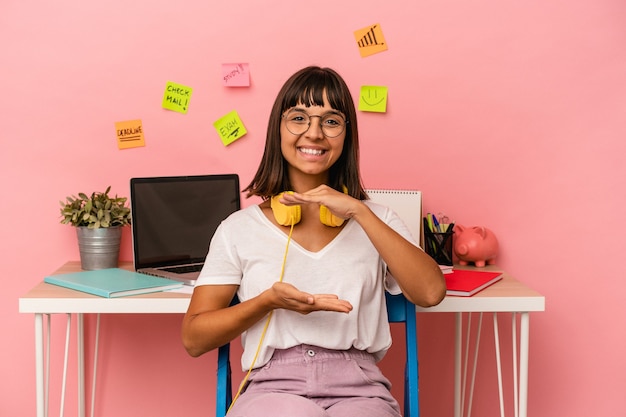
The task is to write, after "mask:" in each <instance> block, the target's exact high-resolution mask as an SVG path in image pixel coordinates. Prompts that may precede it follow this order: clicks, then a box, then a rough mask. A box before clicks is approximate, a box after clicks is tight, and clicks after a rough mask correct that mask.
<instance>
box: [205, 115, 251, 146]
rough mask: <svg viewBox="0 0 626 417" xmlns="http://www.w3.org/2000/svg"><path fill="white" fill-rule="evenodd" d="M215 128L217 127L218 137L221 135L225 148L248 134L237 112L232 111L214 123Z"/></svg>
mask: <svg viewBox="0 0 626 417" xmlns="http://www.w3.org/2000/svg"><path fill="white" fill-rule="evenodd" d="M213 127H215V130H217V133H218V135H220V139H222V143H223V144H224V146H228V145H230V144H231V143H233V142H234V141H236V140H237V139H239V138H240V137H242V136H243V135H245V134H246V133H248V131H247V130H246V128H245V126H244V125H243V123H242V122H241V119H240V118H239V115H238V114H237V112H236V111H235V110H233V111H231V112H230V113H228V114H227V115H226V116H223V117H221V118H219V119H218V120H217V121H216V122H214V123H213Z"/></svg>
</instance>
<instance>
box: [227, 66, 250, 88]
mask: <svg viewBox="0 0 626 417" xmlns="http://www.w3.org/2000/svg"><path fill="white" fill-rule="evenodd" d="M222 80H223V82H224V86H225V87H249V86H250V67H249V65H248V64H222Z"/></svg>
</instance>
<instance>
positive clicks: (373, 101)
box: [359, 85, 387, 113]
mask: <svg viewBox="0 0 626 417" xmlns="http://www.w3.org/2000/svg"><path fill="white" fill-rule="evenodd" d="M359 110H361V111H371V112H377V113H385V112H386V111H387V87H381V86H377V85H364V86H361V95H360V96H359Z"/></svg>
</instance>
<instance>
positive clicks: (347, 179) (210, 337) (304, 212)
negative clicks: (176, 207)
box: [182, 67, 445, 417]
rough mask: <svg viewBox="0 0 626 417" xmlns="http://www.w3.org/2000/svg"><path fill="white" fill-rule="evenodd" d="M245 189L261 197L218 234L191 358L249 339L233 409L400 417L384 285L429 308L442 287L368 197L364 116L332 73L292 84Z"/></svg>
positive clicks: (200, 284) (314, 70) (241, 416)
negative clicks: (387, 366) (387, 365)
mask: <svg viewBox="0 0 626 417" xmlns="http://www.w3.org/2000/svg"><path fill="white" fill-rule="evenodd" d="M244 191H246V192H247V193H248V197H250V196H255V195H256V196H260V197H262V199H263V202H262V203H261V204H259V205H252V206H250V207H247V208H245V209H243V210H240V211H238V212H236V213H234V214H232V215H231V216H230V217H229V218H228V219H226V220H225V221H224V222H223V223H222V224H221V226H220V227H219V228H218V230H217V231H216V232H215V235H214V237H213V239H212V241H211V245H210V249H209V254H208V255H207V259H206V264H205V266H204V269H203V271H202V273H201V274H200V277H199V279H198V281H197V284H196V287H195V289H194V293H193V296H192V298H191V302H190V305H189V309H188V311H187V314H186V315H185V318H184V321H183V328H182V338H183V343H184V346H185V348H186V349H187V351H188V352H189V354H190V355H192V356H199V355H202V354H203V353H205V352H208V351H210V350H212V349H215V348H217V347H219V346H222V345H224V344H225V343H228V342H230V341H231V340H233V339H235V338H236V337H238V336H239V335H242V343H243V345H244V352H243V356H242V359H241V363H242V367H243V369H244V370H251V371H250V373H249V377H248V378H247V380H246V381H245V382H244V383H243V384H242V390H241V394H240V395H239V396H238V397H236V401H235V403H234V405H233V407H232V408H231V410H230V411H229V414H228V415H229V416H233V417H253V416H258V417H263V416H268V417H269V416H271V417H282V416H285V417H287V416H289V417H293V416H299V417H328V416H341V417H346V416H358V417H368V416H371V417H385V416H389V417H398V416H399V415H400V411H399V407H398V404H397V402H396V401H395V400H394V398H393V397H392V396H391V394H390V392H389V381H388V380H387V379H386V378H385V377H384V376H383V375H382V374H381V372H380V370H379V369H378V367H377V365H376V362H377V361H379V360H380V359H381V358H382V357H383V356H384V354H385V352H386V351H387V350H388V348H389V347H390V345H391V334H390V330H389V323H388V321H387V312H386V306H385V297H384V291H385V290H387V291H389V292H391V293H394V294H397V293H399V292H400V291H401V292H402V293H404V295H405V296H406V297H407V298H408V299H409V300H410V301H412V302H413V303H415V304H418V305H420V306H432V305H436V304H437V303H439V302H440V301H441V300H442V299H443V297H444V296H445V282H444V279H443V276H442V274H441V271H440V269H439V267H438V265H437V264H436V263H435V262H434V261H433V260H432V259H431V258H430V257H429V256H428V255H426V254H425V253H424V252H423V251H422V250H421V249H420V248H419V247H418V246H417V243H416V241H415V239H414V237H412V236H411V235H410V233H409V231H408V229H407V228H406V226H405V225H404V224H403V222H402V221H401V220H400V219H399V218H398V216H397V215H396V214H395V213H394V212H392V211H391V210H389V209H388V208H387V207H384V206H381V205H378V204H375V203H372V202H370V201H368V197H367V195H366V193H365V191H364V189H363V186H362V183H361V176H360V172H359V142H358V130H357V119H356V110H355V107H354V103H353V101H352V98H351V95H350V91H349V89H348V87H347V85H346V83H345V82H344V80H343V79H342V78H341V77H340V76H339V74H337V73H336V72H335V71H334V70H332V69H329V68H320V67H307V68H304V69H302V70H300V71H298V72H297V73H295V74H294V75H292V76H291V78H289V79H288V80H287V82H286V83H285V84H284V86H283V87H282V89H281V90H280V92H279V93H278V96H277V98H276V101H275V102H274V106H273V108H272V112H271V115H270V120H269V125H268V130H267V140H266V145H265V151H264V154H263V158H262V160H261V164H260V166H259V168H258V171H257V173H256V175H255V177H254V178H253V179H252V182H251V183H250V185H248V187H247V188H246V189H245V190H244ZM415 238H417V236H416V237H415ZM235 295H237V296H238V298H239V300H240V303H239V304H237V305H234V306H230V303H231V300H232V299H233V297H234V296H235Z"/></svg>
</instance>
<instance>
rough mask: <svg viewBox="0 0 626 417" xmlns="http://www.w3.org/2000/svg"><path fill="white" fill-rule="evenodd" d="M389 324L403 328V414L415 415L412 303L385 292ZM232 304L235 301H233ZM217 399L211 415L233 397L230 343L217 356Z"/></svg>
mask: <svg viewBox="0 0 626 417" xmlns="http://www.w3.org/2000/svg"><path fill="white" fill-rule="evenodd" d="M385 295H386V297H387V314H388V316H389V322H390V323H404V325H405V330H406V363H405V367H404V416H405V417H419V388H418V362H417V324H416V319H415V305H414V304H413V303H411V302H410V301H408V300H407V299H406V298H405V297H404V295H402V294H400V295H391V294H389V293H386V294H385ZM235 303H236V301H235ZM216 392H217V399H216V402H215V416H216V417H223V416H225V415H226V411H227V410H228V407H229V406H230V403H231V402H232V399H233V394H232V384H231V368H230V344H226V345H224V346H222V347H220V348H219V350H218V355H217V391H216Z"/></svg>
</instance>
